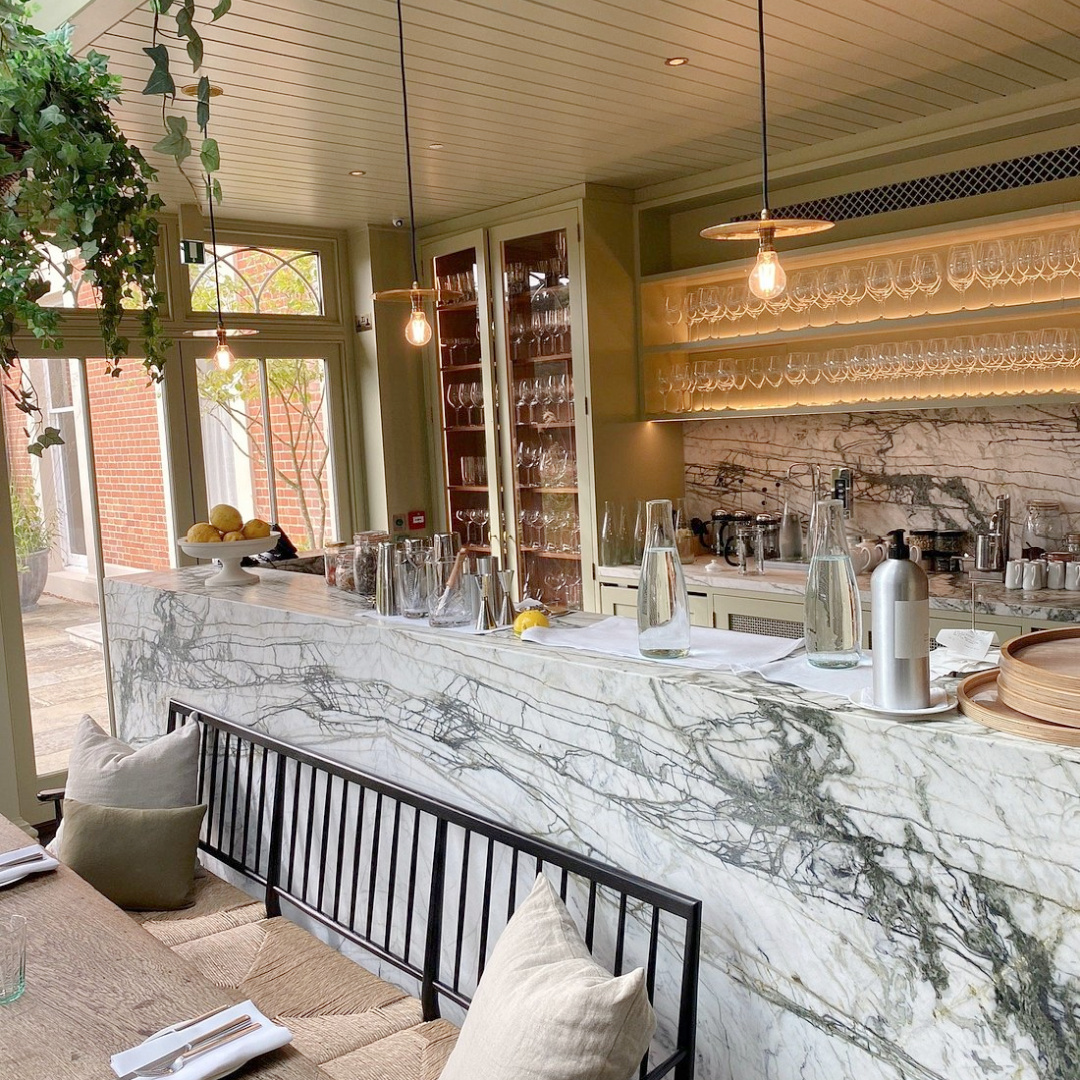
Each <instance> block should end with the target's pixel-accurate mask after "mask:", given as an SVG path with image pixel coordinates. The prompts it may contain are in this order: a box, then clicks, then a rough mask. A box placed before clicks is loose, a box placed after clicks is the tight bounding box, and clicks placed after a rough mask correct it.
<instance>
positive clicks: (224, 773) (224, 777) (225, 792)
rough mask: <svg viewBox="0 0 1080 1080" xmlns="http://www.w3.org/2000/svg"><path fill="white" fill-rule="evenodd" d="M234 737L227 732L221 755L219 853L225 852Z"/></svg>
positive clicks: (218, 813) (218, 826) (218, 801)
mask: <svg viewBox="0 0 1080 1080" xmlns="http://www.w3.org/2000/svg"><path fill="white" fill-rule="evenodd" d="M231 742H232V736H231V735H230V734H229V732H227V731H226V732H225V747H224V750H223V752H222V755H221V789H220V790H219V791H218V800H217V822H218V825H217V846H218V850H219V851H225V850H226V848H225V809H226V806H227V804H228V801H229V783H228V775H229V745H230V743H231Z"/></svg>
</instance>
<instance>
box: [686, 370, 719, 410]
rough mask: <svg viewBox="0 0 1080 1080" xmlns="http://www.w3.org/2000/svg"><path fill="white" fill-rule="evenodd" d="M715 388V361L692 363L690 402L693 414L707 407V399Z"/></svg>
mask: <svg viewBox="0 0 1080 1080" xmlns="http://www.w3.org/2000/svg"><path fill="white" fill-rule="evenodd" d="M715 387H716V361H715V360H695V361H694V384H693V391H692V398H691V400H692V402H693V408H694V411H695V412H701V410H702V409H706V408H708V407H709V397H710V395H711V394H712V392H713V390H714V389H715Z"/></svg>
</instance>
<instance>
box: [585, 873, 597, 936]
mask: <svg viewBox="0 0 1080 1080" xmlns="http://www.w3.org/2000/svg"><path fill="white" fill-rule="evenodd" d="M595 930H596V882H595V881H590V882H589V909H588V911H587V912H586V915H585V948H586V949H588V950H589V952H592V946H593V933H594V932H595Z"/></svg>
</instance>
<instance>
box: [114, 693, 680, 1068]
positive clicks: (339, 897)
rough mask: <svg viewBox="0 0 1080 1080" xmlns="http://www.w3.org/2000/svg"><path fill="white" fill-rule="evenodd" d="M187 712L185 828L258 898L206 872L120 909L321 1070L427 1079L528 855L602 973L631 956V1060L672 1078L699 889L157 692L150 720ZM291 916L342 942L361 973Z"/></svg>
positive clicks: (445, 1052)
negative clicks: (634, 997) (648, 876)
mask: <svg viewBox="0 0 1080 1080" xmlns="http://www.w3.org/2000/svg"><path fill="white" fill-rule="evenodd" d="M189 723H195V724H198V725H199V726H200V729H201V731H202V739H201V745H200V772H199V799H200V801H202V802H205V803H206V804H207V806H208V810H207V815H206V820H205V822H204V826H203V835H202V838H201V840H200V848H201V850H202V851H203V852H204V853H205V855H206V856H208V857H209V858H210V859H211V860H214V861H216V863H217V864H218V867H219V868H220V869H221V872H222V873H223V874H225V875H227V876H230V877H232V878H233V879H234V880H236V881H237V882H239V883H242V884H243V885H244V887H245V889H247V890H250V893H255V894H257V896H259V897H261V899H256V898H255V897H253V896H252V895H251V894H250V893H249V892H247V891H243V890H241V889H238V888H236V887H234V886H233V885H230V884H227V883H226V882H225V881H223V880H222V879H221V878H219V877H216V876H213V875H209V876H207V877H205V878H200V879H197V896H196V902H195V906H194V907H192V908H188V909H185V910H183V911H179V912H161V913H145V912H144V913H138V914H136V915H134V916H133V917H135V918H137V919H138V920H139V921H140V922H141V923H142V924H143V926H144V927H145V928H146V929H147V930H148V931H150V932H151V933H152V934H154V936H155V937H157V938H159V940H161V941H162V942H164V943H165V944H167V945H169V946H170V947H171V948H172V949H174V950H175V951H176V952H177V953H178V954H180V955H181V956H183V957H184V958H186V959H187V960H189V961H191V962H192V963H194V964H195V965H196V966H197V967H198V968H199V970H200V971H201V972H202V973H203V974H204V975H205V976H206V977H207V978H209V979H210V980H211V981H212V982H214V983H216V984H217V985H218V986H221V987H226V988H229V989H232V990H235V991H237V992H238V993H241V994H243V995H245V996H249V997H251V998H252V999H253V1000H254V1001H255V1002H256V1004H258V1005H259V1006H260V1008H262V1009H263V1011H264V1012H266V1013H267V1014H269V1015H272V1016H275V1017H277V1018H280V1019H281V1020H282V1021H283V1022H284V1023H286V1024H288V1026H289V1027H290V1028H291V1029H292V1030H293V1032H294V1036H295V1045H296V1047H297V1048H298V1049H299V1050H300V1051H301V1052H303V1053H304V1054H305V1055H307V1056H309V1057H310V1058H311V1059H312V1060H313V1061H315V1062H316V1063H317V1064H318V1065H319V1066H320V1067H321V1068H322V1069H323V1070H324V1071H325V1072H327V1073H329V1075H330V1076H332V1077H334V1078H335V1080H378V1078H389V1077H393V1078H402V1080H436V1077H438V1075H439V1073H440V1072H441V1070H442V1068H443V1065H444V1064H445V1061H446V1059H447V1057H448V1056H449V1053H450V1051H451V1049H452V1048H453V1044H454V1039H455V1038H456V1033H457V1028H456V1026H455V1025H454V1023H452V1022H451V1021H452V1020H456V1021H460V1019H461V1018H462V1016H463V1015H464V1011H465V1010H466V1009H467V1008H468V1006H469V1002H470V1000H471V997H472V994H473V992H474V991H475V988H476V985H477V982H478V981H479V978H480V976H481V975H482V973H483V969H484V963H485V961H486V959H487V957H488V955H489V954H490V951H491V948H492V947H493V945H494V942H495V940H496V938H497V937H498V934H499V932H500V931H501V929H502V927H503V926H504V925H505V923H506V921H507V920H508V919H509V917H510V915H511V914H512V913H513V911H514V910H515V907H516V904H517V900H518V898H519V897H520V898H523V897H524V896H525V895H527V893H528V891H529V889H530V888H531V885H532V882H533V879H534V878H535V876H536V874H539V873H544V874H546V875H547V876H548V878H549V880H550V881H551V883H552V885H553V886H554V887H555V888H556V889H557V890H558V892H559V894H560V896H561V897H562V899H563V900H564V902H566V903H567V905H568V907H569V908H570V910H571V912H572V913H574V914H575V916H576V917H577V919H578V922H579V925H581V926H582V927H583V930H584V935H583V936H584V938H585V942H586V945H587V946H588V947H589V949H590V950H591V951H592V952H593V953H594V955H595V956H596V958H597V960H598V961H600V962H601V963H603V964H604V965H605V966H606V967H607V968H608V969H609V970H611V971H613V972H614V973H615V974H620V973H622V972H623V971H627V970H630V969H631V968H634V967H638V966H640V967H643V968H645V971H646V982H647V987H648V991H649V996H650V1000H652V1002H653V1005H654V1008H655V1009H656V1012H657V1019H658V1028H657V1035H656V1037H655V1038H654V1040H653V1044H652V1046H651V1047H650V1049H649V1052H648V1053H647V1054H646V1056H645V1058H644V1059H643V1060H642V1063H641V1067H640V1072H639V1076H640V1078H641V1080H660V1078H661V1077H665V1076H671V1077H672V1078H673V1080H692V1077H693V1074H694V1059H695V1027H696V1009H697V975H698V950H699V936H700V919H701V904H700V901H697V900H693V899H691V898H689V897H685V896H682V895H681V894H678V893H675V892H672V891H671V890H668V889H665V888H663V887H661V886H659V885H656V884H653V883H651V882H648V881H645V880H644V879H642V878H639V877H635V876H634V875H630V874H626V873H624V872H622V871H620V870H618V869H616V868H614V867H611V866H607V865H605V864H603V863H601V862H598V861H596V860H594V859H590V858H588V857H586V856H583V855H579V854H577V853H575V852H572V851H570V850H568V849H566V848H562V847H558V846H556V845H554V844H550V843H547V842H545V841H542V840H538V839H536V838H534V837H530V836H528V835H526V834H524V833H521V832H519V831H516V830H514V829H510V828H507V827H506V826H503V825H500V824H499V823H497V822H495V821H492V820H490V819H487V818H483V817H480V816H478V815H476V814H472V813H470V812H468V811H465V810H462V809H460V808H458V807H455V806H451V805H450V804H447V803H444V802H442V801H440V800H437V799H433V798H430V797H428V796H426V795H423V794H421V793H419V792H415V791H411V790H409V789H407V788H404V787H400V786H398V785H393V784H389V783H387V782H386V781H384V780H381V779H380V778H378V777H374V776H370V775H367V774H365V773H363V772H360V771H358V770H355V769H351V768H349V767H347V766H345V765H342V764H339V763H337V762H333V761H330V760H328V759H326V758H323V757H320V756H318V755H316V754H312V753H309V752H307V751H305V750H301V749H299V748H297V747H293V746H289V745H287V744H285V743H282V742H280V741H279V740H276V739H273V738H271V737H269V736H267V735H263V734H261V733H259V732H256V731H253V730H251V729H249V728H245V727H242V726H240V725H237V724H234V723H231V722H229V721H227V720H222V719H219V718H216V717H212V716H208V715H206V714H205V713H201V712H197V711H196V710H194V709H193V708H191V707H189V706H186V705H183V704H181V703H178V702H172V703H170V708H169V720H168V727H169V730H170V731H171V730H173V729H174V728H175V727H176V726H177V725H181V724H189ZM283 912H284V913H286V914H287V915H288V916H289V918H288V919H286V918H283V917H282V913H283ZM300 923H304V924H306V925H307V926H309V927H311V928H312V929H313V930H314V931H316V932H317V933H318V934H319V935H320V936H321V937H328V938H330V939H332V940H335V941H336V942H338V943H340V945H341V948H342V949H343V950H345V951H346V952H349V953H356V952H357V951H358V950H359V951H360V952H361V953H362V954H363V956H364V957H365V963H366V964H367V965H368V966H370V967H373V968H374V969H375V971H374V973H373V972H372V971H369V970H366V969H365V967H362V966H359V964H357V963H354V962H353V960H352V959H349V958H348V957H347V956H346V955H343V953H342V952H340V951H338V949H336V948H333V947H331V945H329V944H326V943H324V942H323V941H322V940H320V939H319V938H318V937H316V936H315V935H314V934H313V933H309V932H308V930H306V929H303V928H302V927H301V925H298V924H300ZM383 974H390V975H391V976H392V977H393V978H394V980H395V982H398V983H403V984H404V985H405V986H407V987H409V988H410V989H411V991H412V993H411V994H410V993H407V992H406V990H404V989H401V988H400V987H399V986H397V985H394V984H392V983H390V982H387V981H384V980H383V979H382V978H381V977H379V976H381V975H383ZM444 1011H445V1012H448V1013H449V1014H450V1016H449V1017H444V1016H443V1012H444Z"/></svg>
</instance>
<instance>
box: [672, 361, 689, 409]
mask: <svg viewBox="0 0 1080 1080" xmlns="http://www.w3.org/2000/svg"><path fill="white" fill-rule="evenodd" d="M689 389H690V372H689V370H688V369H687V367H686V365H685V364H676V365H675V367H673V368H672V369H671V390H672V393H673V394H674V396H675V401H676V407H675V409H674V410H672V411H673V412H685V411H686V407H687V401H686V392H687V391H688V390H689Z"/></svg>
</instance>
